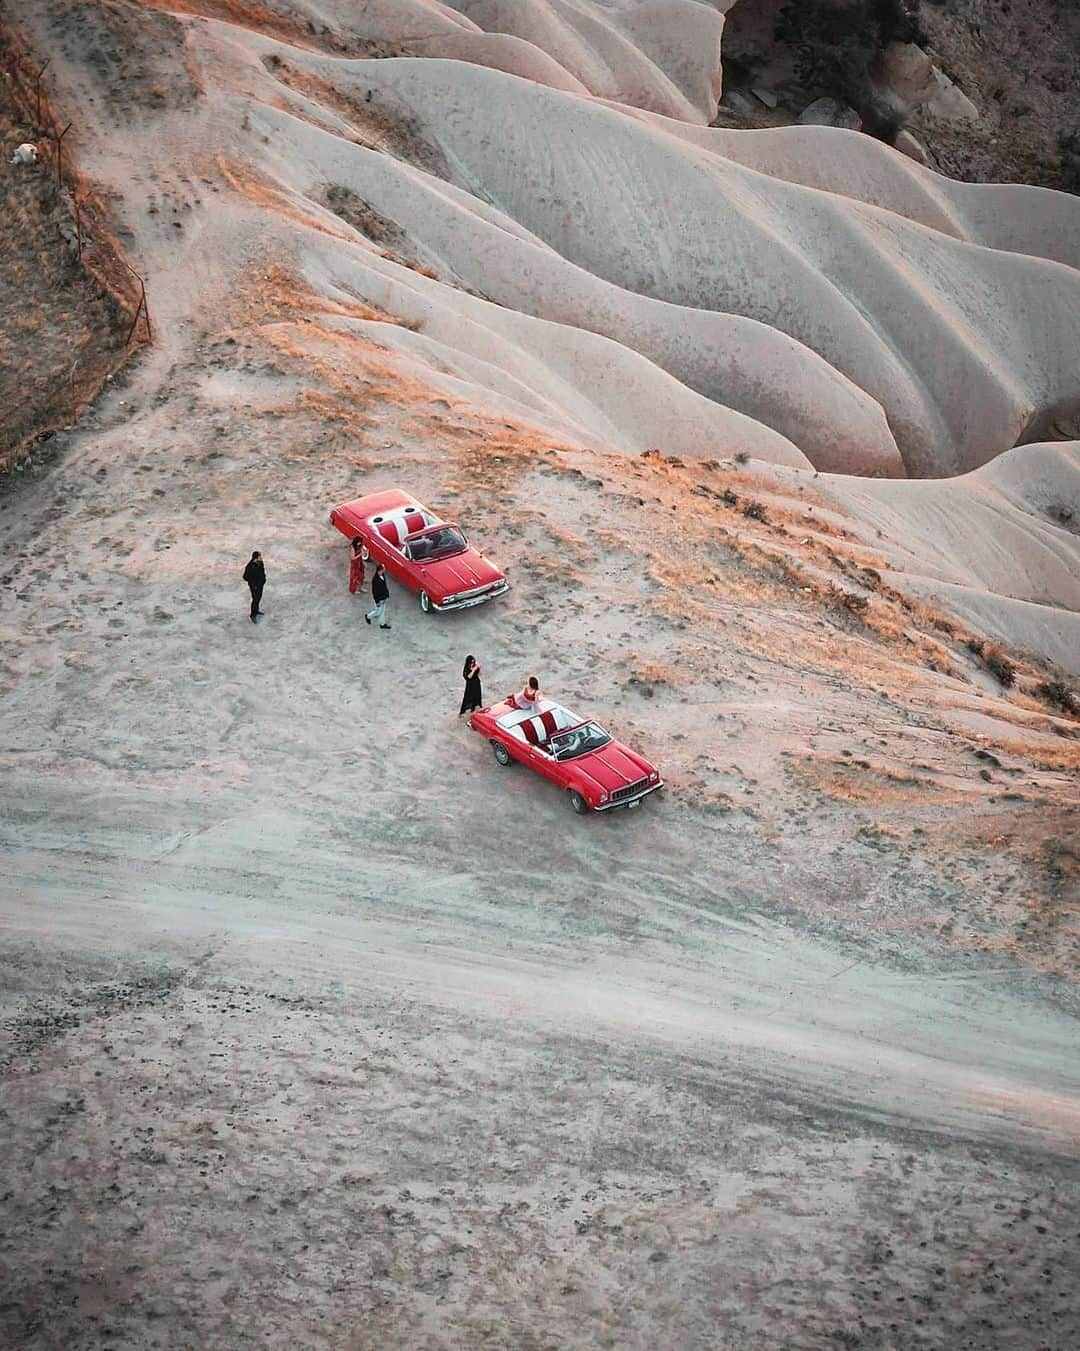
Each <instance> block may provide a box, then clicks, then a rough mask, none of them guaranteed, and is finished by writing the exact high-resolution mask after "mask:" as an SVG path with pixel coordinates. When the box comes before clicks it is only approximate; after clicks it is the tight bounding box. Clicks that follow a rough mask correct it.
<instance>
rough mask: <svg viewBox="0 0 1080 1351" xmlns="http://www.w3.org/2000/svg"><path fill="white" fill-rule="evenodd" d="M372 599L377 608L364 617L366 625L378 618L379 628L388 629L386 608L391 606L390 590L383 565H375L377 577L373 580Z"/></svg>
mask: <svg viewBox="0 0 1080 1351" xmlns="http://www.w3.org/2000/svg"><path fill="white" fill-rule="evenodd" d="M371 599H372V600H373V601H374V602H375V608H374V609H373V610H369V611H368V612H367V614H366V615H365V616H364V623H365V624H370V623H371V621H372V620H373V619H376V618H377V619H378V621H379V628H380V629H388V628H389V627H390V625H389V624H388V623H387V622H386V607H387V605H389V604H390V588H389V587H388V586H387V585H386V566H385V564H383V563H376V564H375V576H374V577H372V579H371Z"/></svg>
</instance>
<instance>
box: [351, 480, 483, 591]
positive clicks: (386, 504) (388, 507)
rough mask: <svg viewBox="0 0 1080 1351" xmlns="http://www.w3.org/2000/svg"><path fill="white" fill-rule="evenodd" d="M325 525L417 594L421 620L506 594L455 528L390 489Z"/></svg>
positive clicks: (360, 501) (361, 499)
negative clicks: (359, 544) (363, 546)
mask: <svg viewBox="0 0 1080 1351" xmlns="http://www.w3.org/2000/svg"><path fill="white" fill-rule="evenodd" d="M330 524H331V525H333V526H336V527H337V529H338V530H340V531H341V533H342V534H343V535H344V536H345V537H346V538H347V539H350V540H352V539H356V537H357V536H358V535H359V537H360V538H361V539H362V540H363V541H364V543H365V544H366V545H367V547H368V551H369V553H370V554H371V556H372V558H373V559H374V560H375V561H376V562H377V563H385V564H386V570H387V572H388V573H389V574H390V576H391V577H395V578H396V579H397V580H398V581H399V582H401V583H403V584H404V585H405V586H407V587H408V588H409V590H410V591H416V592H418V593H419V597H420V608H421V610H423V611H424V613H425V614H427V613H428V612H429V611H431V610H464V609H467V608H468V606H470V605H482V604H483V603H484V601H486V600H493V599H494V597H496V596H501V595H502V594H503V592H504V591H506V590H508V589H509V586H510V583H509V582H508V581H507V580H506V577H505V575H504V574H503V573H502V572H500V571H499V569H498V568H497V567H496V566H495V564H494V563H490V562H489V561H488V560H487V559H486V558H485V557H484V555H483V554H482V553H481V552H480V551H479V550H478V549H474V548H473V546H472V545H471V544H470V543H469V541H468V540H467V539H466V538H465V535H464V533H463V532H462V531H461V530H460V529H459V528H458V527H457V526H456V525H451V524H449V522H447V521H443V520H440V519H439V517H438V516H436V515H435V513H434V512H433V511H429V510H428V509H427V507H424V506H421V505H420V503H419V502H417V500H416V499H415V498H414V497H410V496H409V495H408V493H403V492H399V491H398V490H397V489H396V488H391V489H389V490H388V491H386V492H381V493H370V494H369V495H368V496H367V497H358V498H356V500H355V501H353V502H343V503H342V504H341V506H339V507H335V508H334V509H333V511H331V513H330Z"/></svg>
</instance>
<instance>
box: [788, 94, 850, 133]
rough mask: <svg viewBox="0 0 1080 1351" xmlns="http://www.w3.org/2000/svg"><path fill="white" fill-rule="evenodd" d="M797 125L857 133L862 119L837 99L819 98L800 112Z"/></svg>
mask: <svg viewBox="0 0 1080 1351" xmlns="http://www.w3.org/2000/svg"><path fill="white" fill-rule="evenodd" d="M799 123H800V124H801V125H802V126H804V127H843V128H845V130H847V131H859V130H860V129H861V127H862V118H861V117H860V116H859V114H858V113H857V112H856V111H855V109H854V108H849V107H848V106H847V104H846V103H841V102H840V100H839V99H834V98H821V99H815V100H814V101H813V103H810V104H808V105H807V106H806V107H805V108H804V109H803V110H802V112H801V113H800V114H799Z"/></svg>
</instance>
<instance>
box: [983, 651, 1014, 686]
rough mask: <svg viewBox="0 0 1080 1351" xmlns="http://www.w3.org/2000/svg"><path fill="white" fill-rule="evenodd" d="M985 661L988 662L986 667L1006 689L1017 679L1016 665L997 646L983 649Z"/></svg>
mask: <svg viewBox="0 0 1080 1351" xmlns="http://www.w3.org/2000/svg"><path fill="white" fill-rule="evenodd" d="M983 661H985V662H986V669H987V670H988V671H989V672H990V674H991V675H992V676H994V677H995V678H996V679H997V681H998V683H999V684H1001V685H1003V686H1004V688H1005V689H1009V687H1010V686H1011V685H1012V684H1013V682H1014V681H1015V680H1016V667H1015V666H1014V665H1013V664H1012V662H1011V661H1010V660H1009V659H1008V657H1007V656H1006V655H1005V653H1004V652H1002V651H1001V649H1000V648H997V647H989V648H986V649H985V650H984V651H983Z"/></svg>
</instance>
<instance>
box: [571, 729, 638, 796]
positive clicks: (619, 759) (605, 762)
mask: <svg viewBox="0 0 1080 1351" xmlns="http://www.w3.org/2000/svg"><path fill="white" fill-rule="evenodd" d="M565 764H566V767H567V769H568V770H571V771H577V772H578V773H580V774H582V775H584V776H586V777H588V778H590V779H592V781H593V783H595V784H597V785H598V787H600V788H602V789H603V791H604V792H605V793H613V792H614V791H615V790H616V789H617V788H625V787H626V786H627V784H630V783H637V781H638V780H639V779H643V778H645V776H646V775H648V774H651V773H652V772H653V768H654V767H653V766H652V765H650V764H649V762H648V760H643V759H642V758H641V756H640V755H635V754H634V753H633V751H631V750H628V749H627V748H626V747H625V746H623V745H622V744H621V743H620V742H618V741H609V742H608V744H607V745H606V746H602V747H601V748H600V750H598V751H591V752H590V753H589V754H588V755H583V756H581V757H580V759H577V760H568V761H566V762H565Z"/></svg>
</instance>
